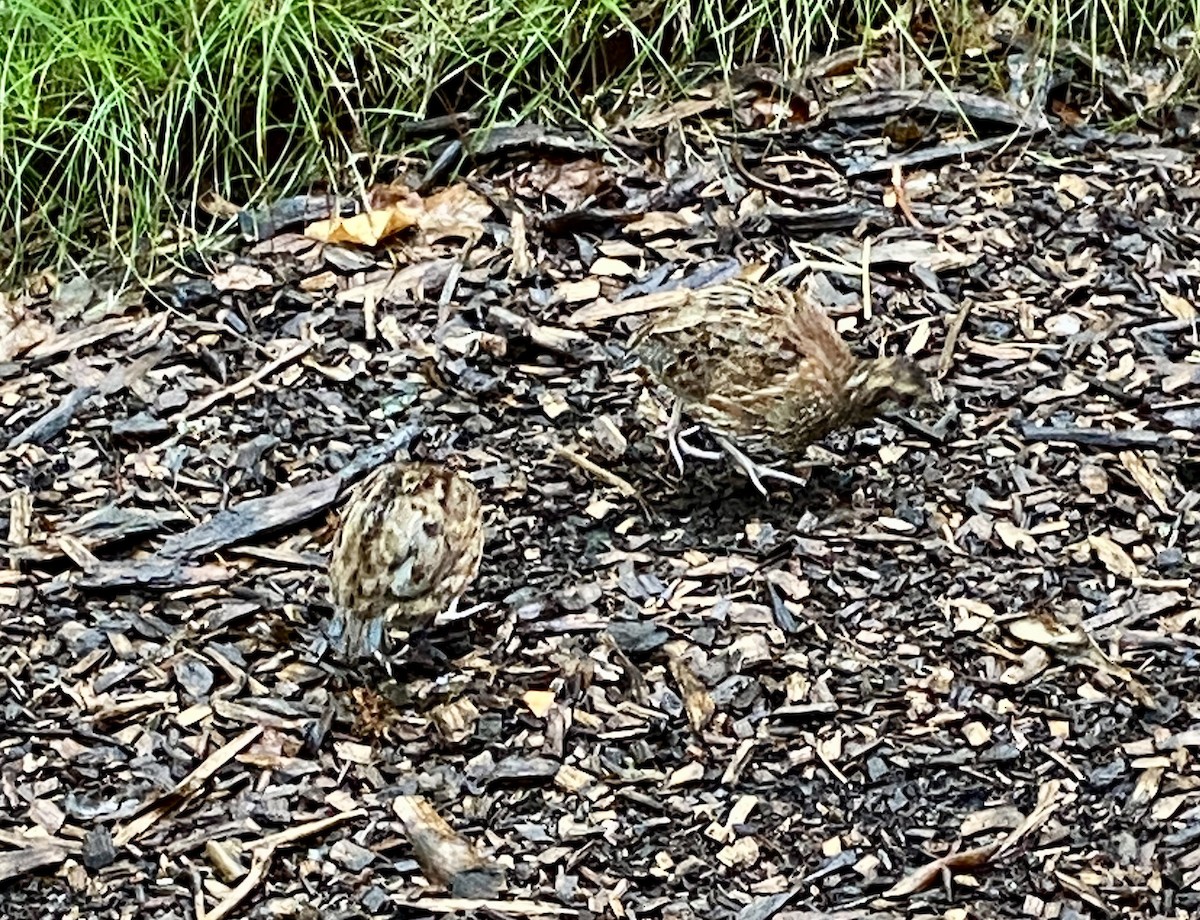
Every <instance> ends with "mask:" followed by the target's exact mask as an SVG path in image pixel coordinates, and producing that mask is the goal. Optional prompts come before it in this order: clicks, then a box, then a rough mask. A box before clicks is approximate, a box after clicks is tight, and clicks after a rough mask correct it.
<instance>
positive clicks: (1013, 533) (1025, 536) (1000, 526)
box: [996, 521, 1037, 553]
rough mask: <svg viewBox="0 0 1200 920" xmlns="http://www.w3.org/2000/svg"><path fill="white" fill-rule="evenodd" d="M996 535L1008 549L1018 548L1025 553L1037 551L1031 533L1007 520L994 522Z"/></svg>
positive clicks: (1035, 542)
mask: <svg viewBox="0 0 1200 920" xmlns="http://www.w3.org/2000/svg"><path fill="white" fill-rule="evenodd" d="M996 536H998V537H999V538H1000V539H1001V540H1002V541H1003V543H1004V545H1005V546H1007V547H1008V548H1009V549H1019V550H1022V551H1024V552H1026V553H1036V552H1037V540H1035V539H1034V538H1033V535H1032V534H1030V533H1029V531H1027V530H1022V529H1021V528H1020V527H1018V526H1016V525H1015V524H1012V523H1009V522H1008V521H997V522H996Z"/></svg>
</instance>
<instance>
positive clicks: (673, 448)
mask: <svg viewBox="0 0 1200 920" xmlns="http://www.w3.org/2000/svg"><path fill="white" fill-rule="evenodd" d="M682 419H683V403H682V402H681V401H680V400H678V399H677V400H675V405H674V406H672V407H671V418H670V419H669V420H668V421H667V449H668V450H669V451H670V452H671V458H672V459H673V460H674V461H675V465H676V466H677V467H679V473H680V475H683V454H682V453H680V451H679V427H680V423H681V421H682Z"/></svg>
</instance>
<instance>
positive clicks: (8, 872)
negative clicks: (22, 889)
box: [0, 843, 71, 882]
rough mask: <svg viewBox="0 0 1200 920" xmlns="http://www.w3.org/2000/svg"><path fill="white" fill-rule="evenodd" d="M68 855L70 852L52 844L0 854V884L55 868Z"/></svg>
mask: <svg viewBox="0 0 1200 920" xmlns="http://www.w3.org/2000/svg"><path fill="white" fill-rule="evenodd" d="M70 855H71V851H70V850H68V849H66V848H65V847H61V846H58V845H57V844H52V843H44V844H38V845H36V846H32V847H26V848H25V849H22V850H15V851H12V852H7V853H0V882H6V881H8V880H9V879H11V878H19V877H20V876H23V875H28V874H29V873H31V872H35V871H37V870H38V869H44V868H46V867H47V866H57V865H58V864H59V863H61V862H62V861H63V860H64V859H66V858H67V857H68V856H70Z"/></svg>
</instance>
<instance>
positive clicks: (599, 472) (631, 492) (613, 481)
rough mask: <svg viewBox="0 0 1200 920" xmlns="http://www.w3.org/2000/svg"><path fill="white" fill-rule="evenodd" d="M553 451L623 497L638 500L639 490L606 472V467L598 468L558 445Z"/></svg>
mask: <svg viewBox="0 0 1200 920" xmlns="http://www.w3.org/2000/svg"><path fill="white" fill-rule="evenodd" d="M552 450H553V453H555V454H556V455H557V456H559V457H562V458H564V459H566V460H570V461H571V462H572V463H574V464H575V465H576V466H577V467H579V468H580V469H581V470H586V471H587V472H589V473H591V474H592V475H593V476H595V477H596V478H597V479H599V480H601V481H602V482H607V483H608V484H609V485H610V486H612V487H613V488H615V489H616V490H617V491H618V492H620V493H621V494H622V495H624V496H626V497H628V498H636V497H637V496H638V490H637V489H636V488H635V487H634V486H633V485H632V484H631V483H629V482H628V481H627V480H624V479H622V478H621V477H620V476H618V475H617V474H616V473H614V472H612V471H610V470H606V469H604V467H601V466H597V465H596V464H594V463H593V462H592V461H591V460H589V459H588V458H587V457H584V456H581V455H580V454H577V453H575V451H573V450H568V449H567V448H565V447H559V446H557V445H556V446H555V447H554V448H553V449H552Z"/></svg>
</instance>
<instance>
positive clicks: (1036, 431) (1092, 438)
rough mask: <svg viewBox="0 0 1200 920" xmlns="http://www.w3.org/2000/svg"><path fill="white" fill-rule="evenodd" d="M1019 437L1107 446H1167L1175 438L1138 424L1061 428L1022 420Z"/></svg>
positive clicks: (1148, 447)
mask: <svg viewBox="0 0 1200 920" xmlns="http://www.w3.org/2000/svg"><path fill="white" fill-rule="evenodd" d="M1020 430H1021V437H1022V438H1024V439H1025V440H1026V441H1062V442H1064V443H1067V444H1081V445H1084V446H1086V447H1099V448H1102V449H1107V450H1129V449H1131V448H1132V449H1143V450H1166V449H1167V448H1168V447H1171V446H1173V445H1174V444H1176V443H1177V442H1176V441H1175V439H1174V438H1172V437H1169V436H1168V435H1163V434H1156V433H1155V432H1153V431H1145V430H1143V429H1140V428H1131V429H1128V430H1126V431H1103V430H1100V429H1095V428H1065V427H1064V428H1060V427H1054V426H1050V425H1036V424H1034V423H1033V422H1022V423H1021V429H1020Z"/></svg>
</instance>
